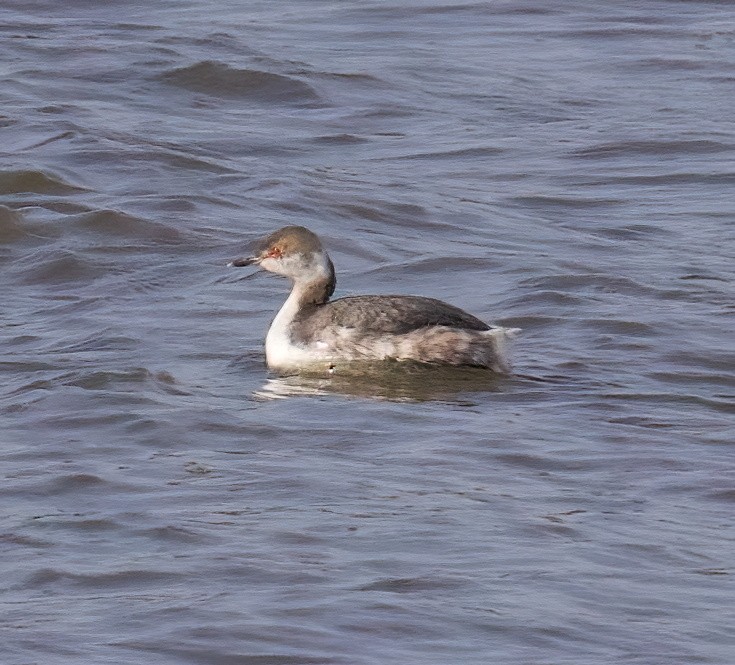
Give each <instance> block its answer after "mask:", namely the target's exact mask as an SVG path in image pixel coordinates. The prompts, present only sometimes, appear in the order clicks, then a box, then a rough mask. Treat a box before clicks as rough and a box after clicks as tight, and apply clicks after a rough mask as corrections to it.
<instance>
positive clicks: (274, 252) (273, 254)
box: [268, 247, 283, 259]
mask: <svg viewBox="0 0 735 665" xmlns="http://www.w3.org/2000/svg"><path fill="white" fill-rule="evenodd" d="M268 256H269V257H270V258H272V259H280V258H281V257H282V256H283V250H282V249H281V248H280V247H273V248H271V250H270V252H268Z"/></svg>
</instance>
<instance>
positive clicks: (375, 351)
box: [229, 226, 516, 374]
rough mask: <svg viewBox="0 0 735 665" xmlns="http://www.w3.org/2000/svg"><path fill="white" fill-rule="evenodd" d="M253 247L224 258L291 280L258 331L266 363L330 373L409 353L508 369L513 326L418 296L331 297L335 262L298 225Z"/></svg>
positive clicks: (423, 360)
mask: <svg viewBox="0 0 735 665" xmlns="http://www.w3.org/2000/svg"><path fill="white" fill-rule="evenodd" d="M259 250H260V251H259V252H258V253H257V254H256V255H255V256H251V257H246V258H240V259H235V260H234V261H231V262H230V263H229V265H230V266H238V267H239V266H250V265H258V266H260V267H261V268H262V269H263V270H268V271H270V272H273V273H276V274H277V275H283V276H284V277H288V278H289V279H291V281H292V282H293V288H292V289H291V293H290V295H289V296H288V298H287V299H286V302H285V303H284V305H283V307H281V310H280V311H279V312H278V314H277V315H276V318H275V319H273V323H271V326H270V329H269V330H268V334H267V335H266V338H265V358H266V364H267V365H268V367H269V368H270V369H272V370H275V371H277V372H299V371H309V370H320V369H326V370H328V371H330V372H333V371H338V370H339V367H340V365H342V364H344V363H350V362H355V361H383V360H411V361H414V362H419V363H431V364H440V365H455V366H462V365H464V366H473V367H484V368H487V369H490V370H493V371H495V372H498V373H501V374H507V373H508V372H510V362H509V360H508V357H507V355H506V352H505V346H506V344H505V343H506V340H507V339H508V338H509V337H512V336H513V334H514V333H515V332H516V330H515V329H509V328H500V327H495V326H489V325H487V324H486V323H484V322H483V321H480V319H477V318H475V317H474V316H472V315H471V314H468V313H467V312H464V311H463V310H461V309H459V308H458V307H454V306H453V305H449V304H447V303H445V302H442V301H441V300H436V299H434V298H424V297H422V296H350V297H346V298H339V299H338V300H332V301H330V300H329V298H330V297H331V296H332V294H333V293H334V287H335V285H336V278H335V274H334V265H333V264H332V261H331V259H330V258H329V255H328V254H327V252H326V251H325V250H324V248H323V247H322V244H321V242H320V241H319V238H318V237H317V236H316V235H315V234H314V233H312V232H311V231H309V229H306V228H304V227H303V226H286V227H284V228H282V229H279V230H278V231H275V232H274V233H272V234H271V235H269V236H268V237H267V238H266V239H265V240H264V241H263V242H262V243H261V244H260V247H259Z"/></svg>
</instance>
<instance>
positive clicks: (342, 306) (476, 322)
mask: <svg viewBox="0 0 735 665" xmlns="http://www.w3.org/2000/svg"><path fill="white" fill-rule="evenodd" d="M306 319H308V322H309V325H308V329H309V331H311V332H312V333H318V331H320V330H324V329H327V328H330V327H343V328H354V329H357V330H359V331H360V332H361V333H364V334H376V335H379V334H393V335H403V334H406V333H409V332H411V331H413V330H418V329H420V328H426V327H428V326H447V327H450V328H460V329H463V330H489V329H490V326H488V325H487V324H486V323H485V322H484V321H480V319H478V318H476V317H474V316H472V315H471V314H468V313H467V312H465V311H463V310H461V309H459V307H454V306H453V305H449V304H447V303H445V302H442V301H441V300H436V299H435V298H424V297H422V296H351V297H347V298H340V299H338V300H333V301H331V302H327V303H325V304H323V305H314V306H313V307H311V308H309V309H308V310H306V311H304V312H303V318H302V320H301V323H304V322H305V320H306ZM299 327H300V328H301V330H302V331H304V337H310V336H311V335H310V334H308V333H306V328H307V326H299Z"/></svg>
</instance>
